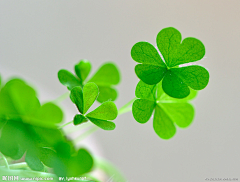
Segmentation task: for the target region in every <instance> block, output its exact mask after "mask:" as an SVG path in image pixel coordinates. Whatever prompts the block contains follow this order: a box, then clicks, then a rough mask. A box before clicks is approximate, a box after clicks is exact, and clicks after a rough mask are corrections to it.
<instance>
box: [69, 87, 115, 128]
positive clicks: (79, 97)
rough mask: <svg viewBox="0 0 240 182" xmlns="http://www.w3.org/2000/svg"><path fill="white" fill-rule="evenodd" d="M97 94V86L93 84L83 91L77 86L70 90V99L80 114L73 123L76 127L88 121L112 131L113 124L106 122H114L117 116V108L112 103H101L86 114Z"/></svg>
mask: <svg viewBox="0 0 240 182" xmlns="http://www.w3.org/2000/svg"><path fill="white" fill-rule="evenodd" d="M98 93H99V90H98V86H97V85H96V84H95V83H93V82H90V83H87V84H86V85H84V87H83V89H82V88H81V87H80V86H77V87H74V88H73V89H72V90H71V94H70V98H71V100H72V102H73V103H74V104H75V105H76V106H77V108H78V110H79V112H80V113H81V114H77V115H75V117H74V120H73V122H74V124H75V125H78V124H81V123H84V122H87V121H88V120H90V121H91V122H92V123H93V124H95V125H97V126H98V127H100V128H102V129H104V130H114V129H115V127H116V126H115V123H113V122H111V121H108V120H114V119H115V118H116V117H117V115H118V110H117V107H116V105H115V104H114V103H113V102H112V101H106V102H103V103H102V104H101V105H100V106H99V107H98V108H96V109H95V110H93V111H91V112H90V113H88V114H86V112H87V111H88V109H89V108H90V107H91V106H92V104H93V103H94V101H95V100H96V99H97V97H98Z"/></svg>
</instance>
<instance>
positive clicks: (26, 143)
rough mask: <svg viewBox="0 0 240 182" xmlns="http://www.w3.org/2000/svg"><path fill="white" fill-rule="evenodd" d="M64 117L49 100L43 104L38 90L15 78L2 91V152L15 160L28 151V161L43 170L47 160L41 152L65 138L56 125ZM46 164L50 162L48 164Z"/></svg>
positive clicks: (0, 103) (0, 107)
mask: <svg viewBox="0 0 240 182" xmlns="http://www.w3.org/2000/svg"><path fill="white" fill-rule="evenodd" d="M62 119H63V113H62V110H61V109H60V108H59V107H58V106H57V105H55V104H53V103H51V102H48V103H45V104H43V105H41V104H40V102H39V100H38V98H37V96H36V92H35V90H34V89H33V88H32V87H30V86H29V85H27V84H26V83H25V82H24V81H22V80H20V79H12V80H10V81H8V82H7V83H6V85H5V86H4V87H3V88H2V89H1V91H0V129H1V137H0V151H1V153H3V154H4V155H6V156H8V157H11V158H12V159H14V160H18V159H20V158H22V156H23V154H24V153H25V152H26V158H25V160H26V162H27V164H28V165H29V167H30V168H31V169H33V170H37V171H41V170H43V168H44V166H43V164H42V163H45V162H44V159H43V158H42V157H41V156H40V154H41V152H40V151H45V152H44V153H45V156H46V157H47V156H49V155H48V154H50V153H51V152H48V154H47V152H46V151H47V150H48V149H46V147H47V148H51V147H53V146H54V145H55V143H57V142H60V141H64V137H63V134H62V132H61V131H60V130H58V129H57V126H56V124H58V123H60V122H61V121H62ZM45 165H48V164H47V163H45Z"/></svg>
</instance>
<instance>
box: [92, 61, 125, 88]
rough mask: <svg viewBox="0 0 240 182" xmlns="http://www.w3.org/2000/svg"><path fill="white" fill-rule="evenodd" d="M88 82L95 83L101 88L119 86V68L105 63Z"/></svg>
mask: <svg viewBox="0 0 240 182" xmlns="http://www.w3.org/2000/svg"><path fill="white" fill-rule="evenodd" d="M88 82H94V83H96V84H97V85H100V86H101V85H104V86H106V85H108V86H109V85H117V84H118V83H119V82H120V74H119V71H118V68H117V67H116V65H115V64H113V63H105V64H104V65H102V66H101V67H100V68H99V70H98V71H97V72H96V73H95V75H93V77H92V78H91V79H90V80H89V81H88Z"/></svg>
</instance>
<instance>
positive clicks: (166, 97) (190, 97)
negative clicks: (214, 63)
mask: <svg viewBox="0 0 240 182" xmlns="http://www.w3.org/2000/svg"><path fill="white" fill-rule="evenodd" d="M157 89H158V90H157V101H158V102H167V103H169V102H188V101H190V100H193V99H195V98H196V96H197V93H198V91H196V90H193V89H190V94H189V95H188V96H187V97H185V98H183V99H177V98H173V97H170V96H169V95H167V94H166V93H165V92H164V91H163V89H162V83H159V84H158V88H157Z"/></svg>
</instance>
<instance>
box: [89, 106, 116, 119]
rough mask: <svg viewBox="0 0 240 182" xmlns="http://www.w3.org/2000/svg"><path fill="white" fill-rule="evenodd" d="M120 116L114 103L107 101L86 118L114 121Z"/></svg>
mask: <svg viewBox="0 0 240 182" xmlns="http://www.w3.org/2000/svg"><path fill="white" fill-rule="evenodd" d="M117 115H118V110H117V107H116V105H115V104H114V102H111V101H107V102H104V103H102V105H100V106H99V107H98V108H96V109H95V110H93V111H92V112H90V113H88V114H87V115H86V116H87V117H91V118H95V119H100V120H114V119H116V117H117Z"/></svg>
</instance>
